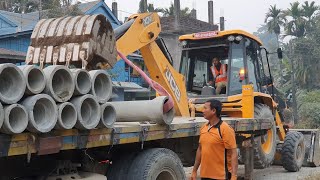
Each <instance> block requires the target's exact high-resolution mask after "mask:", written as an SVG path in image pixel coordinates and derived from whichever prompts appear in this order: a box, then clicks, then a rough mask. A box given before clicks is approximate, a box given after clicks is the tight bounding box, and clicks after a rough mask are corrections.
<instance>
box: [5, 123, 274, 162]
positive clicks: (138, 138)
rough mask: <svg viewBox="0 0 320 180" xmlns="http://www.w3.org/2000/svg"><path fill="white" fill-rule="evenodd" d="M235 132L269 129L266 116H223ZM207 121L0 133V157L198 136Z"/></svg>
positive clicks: (122, 124)
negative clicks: (15, 133) (259, 117)
mask: <svg viewBox="0 0 320 180" xmlns="http://www.w3.org/2000/svg"><path fill="white" fill-rule="evenodd" d="M223 121H225V122H227V123H228V124H229V125H230V126H231V127H232V128H234V129H235V131H236V133H248V132H253V131H258V130H263V129H269V128H270V127H271V122H270V120H268V119H244V118H223ZM207 122H208V121H207V120H206V119H204V118H203V117H196V118H190V117H189V118H186V117H175V118H174V120H173V122H172V124H171V125H158V124H149V123H145V124H140V123H135V122H132V123H130V122H117V123H116V124H115V126H114V128H113V129H94V130H87V131H80V130H77V129H72V130H63V131H53V132H51V133H46V134H34V133H22V134H17V135H5V134H0V157H6V156H16V155H24V154H27V155H31V154H37V155H45V154H54V153H58V152H59V151H61V150H72V149H86V148H94V147H102V146H109V145H117V144H127V143H135V142H143V141H152V140H159V139H168V138H181V137H190V136H197V135H199V130H200V127H201V126H203V125H204V124H205V123H207Z"/></svg>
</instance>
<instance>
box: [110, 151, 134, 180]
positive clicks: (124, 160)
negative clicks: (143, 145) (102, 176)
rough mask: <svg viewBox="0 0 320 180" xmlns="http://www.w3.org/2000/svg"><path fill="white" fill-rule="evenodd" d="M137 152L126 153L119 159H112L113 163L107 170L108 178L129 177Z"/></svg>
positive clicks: (113, 179)
mask: <svg viewBox="0 0 320 180" xmlns="http://www.w3.org/2000/svg"><path fill="white" fill-rule="evenodd" d="M136 155H137V154H136V153H130V154H125V155H123V156H121V157H120V158H119V159H116V160H115V161H112V165H111V166H110V168H109V169H108V171H107V174H106V175H107V178H108V179H112V180H124V179H127V178H128V173H129V170H130V167H131V164H132V162H133V161H134V159H135V156H136Z"/></svg>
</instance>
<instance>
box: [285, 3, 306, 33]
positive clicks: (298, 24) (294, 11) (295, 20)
mask: <svg viewBox="0 0 320 180" xmlns="http://www.w3.org/2000/svg"><path fill="white" fill-rule="evenodd" d="M303 15H304V12H303V9H302V8H301V7H300V3H299V2H294V3H290V8H288V9H287V10H286V11H284V16H285V18H287V19H288V18H290V21H289V22H288V23H287V24H286V26H285V30H286V34H287V35H292V36H296V37H303V36H305V32H306V20H305V19H304V17H303Z"/></svg>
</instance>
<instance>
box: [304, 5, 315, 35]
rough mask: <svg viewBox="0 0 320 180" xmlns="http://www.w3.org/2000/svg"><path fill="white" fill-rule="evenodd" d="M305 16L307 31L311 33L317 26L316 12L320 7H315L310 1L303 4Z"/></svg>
mask: <svg viewBox="0 0 320 180" xmlns="http://www.w3.org/2000/svg"><path fill="white" fill-rule="evenodd" d="M302 10H303V15H304V17H305V18H306V19H307V22H306V30H307V31H311V29H312V28H313V27H314V26H315V24H316V23H315V21H314V17H315V14H316V12H317V11H318V10H319V7H317V6H315V2H314V1H312V2H311V3H310V4H309V2H308V1H305V2H304V4H302Z"/></svg>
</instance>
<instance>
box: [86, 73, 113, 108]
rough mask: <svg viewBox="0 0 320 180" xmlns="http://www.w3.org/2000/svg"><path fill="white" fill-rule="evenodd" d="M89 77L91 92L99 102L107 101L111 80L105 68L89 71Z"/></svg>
mask: <svg viewBox="0 0 320 180" xmlns="http://www.w3.org/2000/svg"><path fill="white" fill-rule="evenodd" d="M89 74H90V77H91V83H92V84H91V86H92V87H91V91H90V92H91V94H93V95H94V96H95V97H97V99H98V101H99V103H105V102H107V101H108V100H109V99H110V97H111V94H112V82H111V78H110V76H109V74H108V73H107V72H106V71H105V70H93V71H90V72H89Z"/></svg>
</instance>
